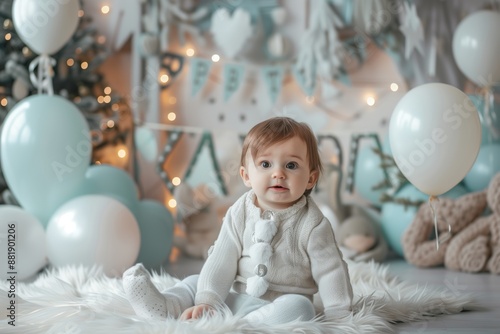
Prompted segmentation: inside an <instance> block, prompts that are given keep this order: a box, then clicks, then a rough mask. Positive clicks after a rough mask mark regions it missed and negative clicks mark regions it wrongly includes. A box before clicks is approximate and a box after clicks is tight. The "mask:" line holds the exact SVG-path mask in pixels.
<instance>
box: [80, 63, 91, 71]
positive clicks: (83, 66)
mask: <svg viewBox="0 0 500 334" xmlns="http://www.w3.org/2000/svg"><path fill="white" fill-rule="evenodd" d="M80 66H81V68H82V70H86V69H87V68H88V67H89V63H87V62H86V61H84V62H83V63H82V64H81V65H80Z"/></svg>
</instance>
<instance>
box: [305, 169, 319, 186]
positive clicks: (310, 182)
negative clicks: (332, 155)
mask: <svg viewBox="0 0 500 334" xmlns="http://www.w3.org/2000/svg"><path fill="white" fill-rule="evenodd" d="M318 177H319V172H318V171H317V170H313V171H311V174H309V180H308V181H307V187H306V189H312V188H313V187H314V185H315V184H316V182H318Z"/></svg>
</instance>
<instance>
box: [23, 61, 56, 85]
mask: <svg viewBox="0 0 500 334" xmlns="http://www.w3.org/2000/svg"><path fill="white" fill-rule="evenodd" d="M55 65H56V60H55V59H54V58H51V57H49V56H48V55H46V54H42V55H40V56H38V57H36V58H35V59H33V61H32V62H31V63H30V66H29V72H30V79H31V82H32V83H33V85H34V86H35V87H36V88H37V89H38V94H44V93H46V94H48V95H54V88H53V87H52V76H53V71H52V67H53V66H55ZM37 67H38V75H36V74H35V68H37Z"/></svg>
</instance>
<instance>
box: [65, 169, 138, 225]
mask: <svg viewBox="0 0 500 334" xmlns="http://www.w3.org/2000/svg"><path fill="white" fill-rule="evenodd" d="M83 195H107V196H110V197H113V198H115V199H117V200H118V201H120V202H121V203H122V204H123V205H125V206H126V207H127V208H128V209H129V210H130V211H131V212H132V213H133V214H134V216H136V218H137V207H138V202H139V191H138V189H137V185H136V184H135V181H134V180H133V179H132V177H131V176H130V175H129V174H128V173H127V172H125V171H124V170H123V169H120V168H117V167H114V166H111V165H92V166H90V167H89V168H88V169H87V171H86V173H85V179H84V181H83V182H82V184H81V186H80V188H79V189H78V192H77V193H76V194H75V196H74V197H77V196H83Z"/></svg>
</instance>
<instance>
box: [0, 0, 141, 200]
mask: <svg viewBox="0 0 500 334" xmlns="http://www.w3.org/2000/svg"><path fill="white" fill-rule="evenodd" d="M12 4H13V0H3V1H1V2H0V23H1V25H0V126H1V124H2V123H3V121H4V119H5V117H6V116H7V114H8V112H9V111H10V110H11V109H12V108H13V107H14V105H15V104H16V103H17V102H18V101H20V100H22V99H23V98H25V97H27V96H29V95H32V94H37V87H35V85H34V84H33V83H32V82H31V80H30V74H29V65H30V63H31V62H32V61H33V59H34V58H35V57H36V56H37V55H36V54H35V53H33V51H32V50H30V48H29V47H28V46H26V44H25V43H24V42H23V41H22V40H21V39H20V38H19V36H18V34H17V33H16V30H15V28H14V24H13V21H12ZM79 17H80V21H79V26H78V29H77V31H76V32H75V34H74V35H73V36H72V38H71V39H70V40H69V41H68V43H67V44H66V45H65V46H64V47H63V48H62V49H61V50H60V51H58V52H57V53H56V54H54V55H52V57H53V58H54V60H55V63H56V65H55V66H54V68H53V77H52V83H53V87H54V94H56V95H60V96H63V97H65V98H67V99H69V100H70V101H72V102H74V103H75V105H76V106H77V107H78V108H79V109H80V111H81V112H82V114H83V115H84V117H85V118H86V120H87V122H88V124H89V128H90V132H91V138H92V145H93V154H92V163H96V164H100V163H107V164H111V165H114V166H116V167H120V168H123V169H126V168H127V167H128V165H129V163H128V161H129V156H130V152H131V146H132V145H131V140H132V136H131V135H130V134H131V132H132V130H133V118H132V115H131V111H130V108H129V106H128V104H127V103H126V101H125V100H124V99H123V98H122V97H121V96H119V94H117V93H115V92H114V91H113V90H112V88H111V87H109V86H108V85H107V84H106V83H105V80H104V78H103V76H102V75H101V74H100V73H99V67H100V66H101V65H102V64H103V62H104V61H105V60H106V59H107V58H108V57H109V56H110V54H111V51H110V50H109V48H108V47H106V40H105V37H104V36H102V35H100V34H99V32H98V31H97V29H96V28H95V26H94V25H93V23H92V18H90V17H88V16H87V15H85V13H84V11H83V10H80V13H79ZM61 126H63V125H61ZM0 166H1V161H0ZM6 190H7V182H6V181H5V179H4V177H3V175H2V172H1V168H0V193H3V194H4V195H3V196H2V198H0V203H1V202H4V203H5V202H10V201H12V200H9V199H7V198H8V197H9V196H7V193H6V192H5V191H6Z"/></svg>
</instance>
